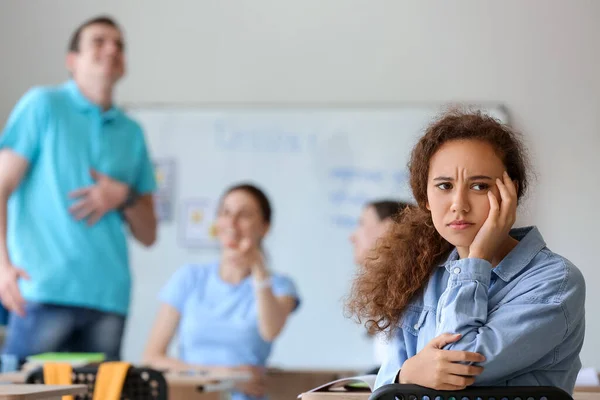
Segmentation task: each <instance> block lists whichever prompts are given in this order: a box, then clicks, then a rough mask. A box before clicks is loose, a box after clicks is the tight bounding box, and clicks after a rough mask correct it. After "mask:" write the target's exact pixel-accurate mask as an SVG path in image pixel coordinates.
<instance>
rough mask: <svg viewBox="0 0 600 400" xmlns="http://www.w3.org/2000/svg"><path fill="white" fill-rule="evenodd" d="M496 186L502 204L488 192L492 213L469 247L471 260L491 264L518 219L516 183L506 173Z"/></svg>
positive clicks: (497, 180)
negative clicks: (477, 259) (482, 260)
mask: <svg viewBox="0 0 600 400" xmlns="http://www.w3.org/2000/svg"><path fill="white" fill-rule="evenodd" d="M496 185H497V186H498V189H499V191H500V197H501V202H500V203H498V199H497V198H496V196H495V195H494V193H492V191H491V190H490V191H488V193H487V195H488V199H489V201H490V213H489V214H488V217H487V219H486V220H485V222H484V223H483V225H482V226H481V228H480V229H479V232H477V235H476V236H475V239H473V243H471V246H470V247H469V258H481V259H484V260H487V261H489V262H490V263H491V262H492V259H493V258H494V256H495V255H496V252H497V251H498V250H499V249H500V246H501V245H502V244H503V243H504V241H505V240H506V238H507V237H508V234H509V232H510V229H511V228H512V226H513V224H514V223H515V221H516V219H517V187H516V185H515V183H514V182H513V181H512V180H511V179H510V177H509V176H508V174H507V173H506V171H505V172H504V174H503V176H502V180H500V179H496Z"/></svg>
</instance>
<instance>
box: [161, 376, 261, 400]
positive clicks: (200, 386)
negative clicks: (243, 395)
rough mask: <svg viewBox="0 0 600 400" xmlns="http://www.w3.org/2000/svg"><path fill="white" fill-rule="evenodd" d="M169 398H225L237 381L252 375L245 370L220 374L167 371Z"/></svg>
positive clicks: (214, 399)
mask: <svg viewBox="0 0 600 400" xmlns="http://www.w3.org/2000/svg"><path fill="white" fill-rule="evenodd" d="M165 379H166V381H167V385H168V386H169V400H180V399H181V400H183V399H186V400H187V399H189V400H196V399H197V400H224V399H228V398H229V397H230V396H229V393H230V391H231V390H232V389H233V388H234V386H235V384H236V383H239V382H245V381H248V380H249V379H250V375H249V374H247V373H244V372H231V373H220V374H185V373H176V372H167V373H165Z"/></svg>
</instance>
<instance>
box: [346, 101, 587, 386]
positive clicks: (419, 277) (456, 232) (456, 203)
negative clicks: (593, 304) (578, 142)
mask: <svg viewBox="0 0 600 400" xmlns="http://www.w3.org/2000/svg"><path fill="white" fill-rule="evenodd" d="M409 167H410V183H411V187H412V191H413V195H414V197H415V199H416V201H417V203H418V209H406V210H405V211H404V212H403V214H402V216H401V218H400V220H399V222H398V223H396V224H394V225H393V226H392V228H391V229H389V230H388V231H387V234H386V235H385V236H384V237H383V238H382V240H381V242H380V244H379V246H378V247H377V249H376V250H375V255H374V256H373V257H372V258H370V259H369V260H367V262H366V266H365V268H364V269H363V270H362V271H361V272H360V274H359V276H358V277H357V279H356V280H355V282H354V287H353V292H352V294H351V298H350V301H349V303H348V306H349V309H350V310H351V311H352V312H353V313H354V314H355V315H356V316H357V317H358V319H359V320H361V321H365V322H366V324H367V326H368V327H369V328H370V329H371V330H372V331H374V332H380V331H386V330H391V331H392V335H395V340H393V341H392V342H391V346H392V347H391V349H390V353H389V354H388V357H387V358H386V362H385V363H384V365H383V366H382V367H381V369H380V371H379V373H378V376H377V382H376V387H380V386H382V385H384V384H388V383H393V382H398V383H412V384H418V385H421V386H425V387H429V388H433V389H438V390H459V389H462V388H464V387H466V386H470V385H486V386H556V387H560V388H562V389H564V390H565V391H567V392H569V393H572V391H573V388H574V385H575V379H576V377H577V373H578V372H579V369H580V368H581V361H580V358H579V352H580V350H581V348H582V345H583V339H584V332H585V311H584V308H585V307H584V306H585V304H584V303H585V282H584V279H583V276H582V274H581V272H580V271H579V270H578V269H577V268H576V267H575V266H574V265H573V264H572V263H571V262H570V261H569V260H567V259H566V258H564V257H561V256H560V255H558V254H556V253H553V252H552V251H550V250H549V249H548V248H547V247H546V243H545V242H544V239H543V238H542V235H541V234H540V232H539V231H538V229H537V228H536V227H525V228H520V229H513V228H512V226H513V224H514V222H515V220H516V209H517V203H518V201H519V200H520V199H521V198H522V197H523V195H524V194H525V191H526V189H527V183H528V179H527V173H528V163H527V159H526V153H525V151H524V149H523V146H522V144H521V142H520V139H519V137H518V136H517V134H516V133H514V132H513V131H512V130H510V128H508V127H507V126H504V125H502V124H500V123H499V122H498V121H496V120H494V119H492V118H490V117H487V116H484V115H482V114H480V113H459V112H453V113H449V114H447V115H445V116H443V117H442V118H441V119H439V120H438V121H436V122H434V123H433V124H432V125H431V126H430V127H429V128H428V129H427V131H426V132H425V135H424V136H423V137H422V138H421V139H420V140H419V142H418V143H417V145H416V146H415V148H414V149H413V152H412V155H411V160H410V163H409ZM388 328H390V329H388Z"/></svg>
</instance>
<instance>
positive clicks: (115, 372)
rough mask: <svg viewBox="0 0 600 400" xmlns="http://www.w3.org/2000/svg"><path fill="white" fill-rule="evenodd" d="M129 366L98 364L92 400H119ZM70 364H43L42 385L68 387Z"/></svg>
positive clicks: (71, 371) (70, 398) (123, 363)
mask: <svg viewBox="0 0 600 400" xmlns="http://www.w3.org/2000/svg"><path fill="white" fill-rule="evenodd" d="M130 367H131V364H129V363H126V362H116V361H115V362H105V363H102V364H100V366H99V367H98V372H97V374H96V384H95V385H94V397H93V400H119V399H120V398H121V391H122V390H123V384H124V383H125V378H126V377H127V371H129V368H130ZM72 375H73V368H72V367H71V364H65V363H46V364H44V383H45V384H47V385H69V384H71V383H72V382H73V376H72ZM62 400H73V397H72V396H63V398H62Z"/></svg>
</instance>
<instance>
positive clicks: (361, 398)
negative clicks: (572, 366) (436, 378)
mask: <svg viewBox="0 0 600 400" xmlns="http://www.w3.org/2000/svg"><path fill="white" fill-rule="evenodd" d="M370 395H371V393H370V392H361V393H357V392H338V393H335V392H313V393H304V394H302V400H368V399H369V396H370ZM573 400H600V392H577V391H576V392H574V393H573Z"/></svg>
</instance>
